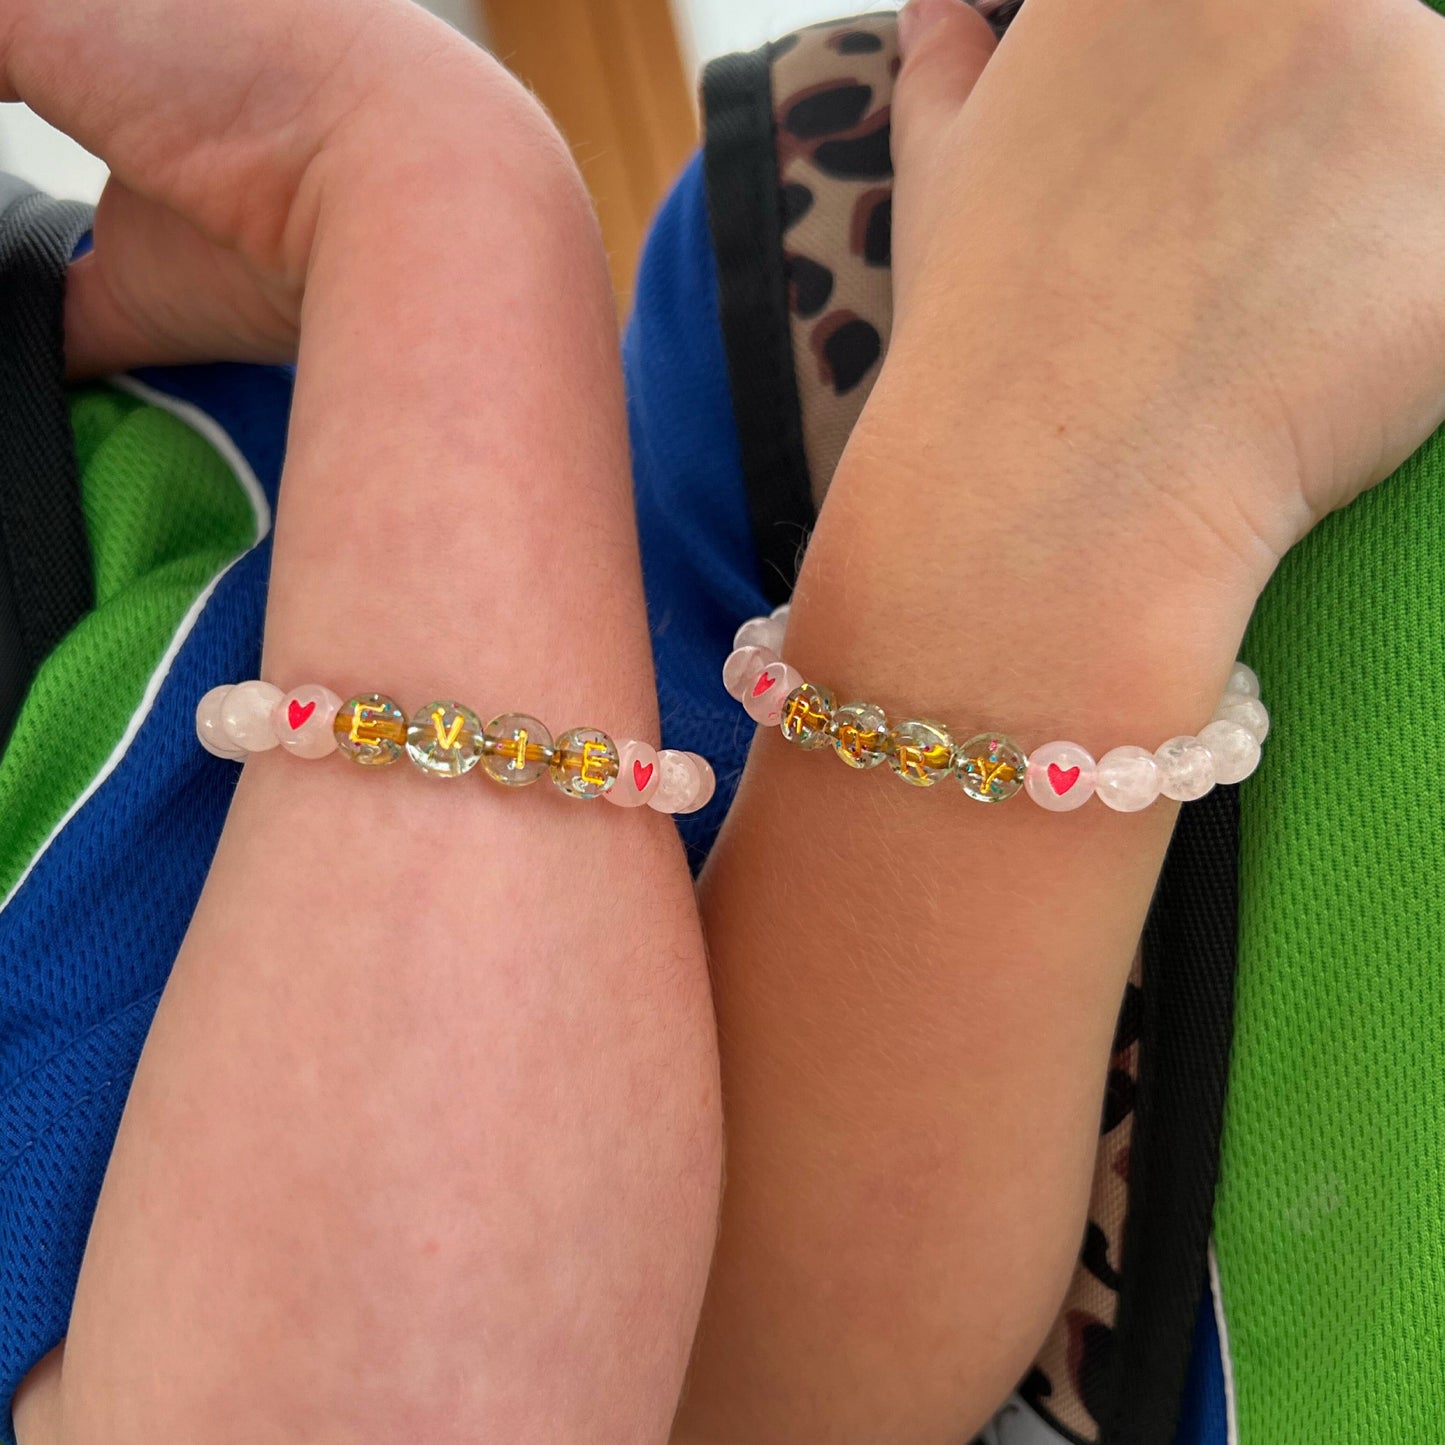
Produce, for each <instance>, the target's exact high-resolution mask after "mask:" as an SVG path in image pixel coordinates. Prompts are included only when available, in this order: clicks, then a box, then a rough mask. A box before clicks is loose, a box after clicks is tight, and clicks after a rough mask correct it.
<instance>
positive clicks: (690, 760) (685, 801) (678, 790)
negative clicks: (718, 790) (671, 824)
mask: <svg viewBox="0 0 1445 1445" xmlns="http://www.w3.org/2000/svg"><path fill="white" fill-rule="evenodd" d="M697 764H698V759H697V758H696V757H694V756H693V754H692V753H680V752H677V751H675V750H674V749H673V748H663V750H662V751H661V752H660V753H658V755H657V770H658V773H659V774H660V775H661V776H660V779H659V781H658V785H657V791H656V792H655V793H653V795H652V797H651V798H649V799H648V802H647V806H648V807H649V808H656V809H657V811H658V812H659V813H690V812H691V811H692V806H693V803H694V801H695V800H696V798H697V796H698V794H699V793H700V792H701V791H702V785H703V780H702V773H701V771H700V770H699V768H698V766H697ZM708 771H709V772H711V771H712V770H711V769H710V768H709V769H708Z"/></svg>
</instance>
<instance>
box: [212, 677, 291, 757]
mask: <svg viewBox="0 0 1445 1445" xmlns="http://www.w3.org/2000/svg"><path fill="white" fill-rule="evenodd" d="M280 701H281V689H280V688H279V687H272V686H271V684H270V683H269V682H238V683H237V684H236V685H235V687H233V688H232V689H231V690H230V692H228V693H227V694H226V696H225V697H224V698H222V700H221V730H222V731H223V732H224V733H225V734H226V736H227V737H228V738H229V739H230V741H231V745H232V747H237V748H242V749H244V750H245V751H246V752H248V753H264V752H269V751H270V749H272V748H274V747H275V746H276V744H277V743H278V742H279V741H280V739H279V738H278V737H277V736H276V734H275V731H274V730H273V729H272V727H271V714H272V712H273V711H274V710H275V707H276V704H277V703H278V702H280Z"/></svg>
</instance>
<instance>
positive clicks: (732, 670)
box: [723, 647, 778, 702]
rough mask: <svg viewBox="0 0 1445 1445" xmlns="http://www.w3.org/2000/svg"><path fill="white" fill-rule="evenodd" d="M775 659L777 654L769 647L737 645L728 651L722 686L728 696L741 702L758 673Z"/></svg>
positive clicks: (776, 659)
mask: <svg viewBox="0 0 1445 1445" xmlns="http://www.w3.org/2000/svg"><path fill="white" fill-rule="evenodd" d="M777 661H778V654H777V653H776V652H774V651H773V649H772V648H771V647H739V648H736V649H735V650H734V651H732V652H730V653H728V658H727V661H726V662H725V663H723V686H724V687H725V688H726V689H727V694H728V696H729V697H733V698H736V699H737V700H738V701H739V702H741V701H742V700H743V693H744V692H746V691H747V689H748V688H750V687H751V686H752V685H753V684H754V683H755V682H756V681H757V680H758V674H759V673H760V672H761V671H762V670H763V669H764V668H765V667H766V666H767V665H768V664H769V663H770V662H777Z"/></svg>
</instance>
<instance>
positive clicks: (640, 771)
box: [602, 738, 662, 808]
mask: <svg viewBox="0 0 1445 1445" xmlns="http://www.w3.org/2000/svg"><path fill="white" fill-rule="evenodd" d="M661 785H662V769H661V768H660V767H658V764H657V749H656V748H654V747H650V746H648V744H647V743H640V742H637V741H635V740H634V739H631V738H619V739H618V740H617V781H616V782H615V783H613V785H612V786H611V787H610V788H609V789H608V790H607V791H606V792H605V793H604V794H603V795H602V796H603V797H604V798H606V799H607V801H608V802H609V803H616V805H617V806H618V807H619V808H640V807H641V806H642V805H643V804H644V803H646V802H650V801H651V799H652V796H653V794H655V793H656V792H657V790H658V788H659V787H660V786H661Z"/></svg>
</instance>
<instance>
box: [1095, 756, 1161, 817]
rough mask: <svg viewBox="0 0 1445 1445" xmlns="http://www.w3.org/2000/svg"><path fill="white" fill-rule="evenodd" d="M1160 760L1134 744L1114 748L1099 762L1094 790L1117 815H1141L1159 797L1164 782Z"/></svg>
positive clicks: (1101, 800)
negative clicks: (1140, 812) (1139, 813)
mask: <svg viewBox="0 0 1445 1445" xmlns="http://www.w3.org/2000/svg"><path fill="white" fill-rule="evenodd" d="M1163 781H1164V778H1163V770H1162V769H1161V768H1160V766H1159V760H1158V759H1157V758H1156V757H1155V756H1154V754H1153V753H1151V752H1150V751H1149V750H1148V748H1136V747H1134V746H1133V745H1132V744H1131V745H1128V746H1125V747H1122V748H1111V749H1110V750H1109V751H1108V752H1107V753H1105V754H1104V756H1103V757H1102V758H1100V759H1099V767H1098V771H1097V773H1096V775H1095V779H1094V791H1095V792H1096V793H1098V795H1099V801H1100V802H1101V803H1104V804H1106V805H1107V806H1108V807H1110V808H1112V809H1113V810H1114V811H1115V812H1116V813H1137V812H1139V811H1141V810H1142V809H1144V808H1147V807H1148V806H1149V804H1150V803H1152V802H1153V801H1154V800H1155V798H1157V797H1158V796H1159V788H1160V785H1161V784H1162V783H1163Z"/></svg>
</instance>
